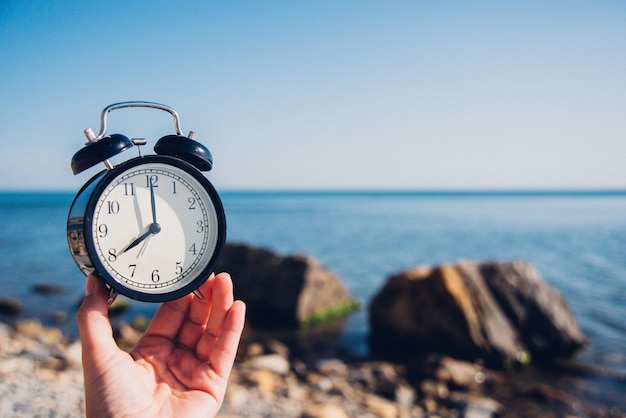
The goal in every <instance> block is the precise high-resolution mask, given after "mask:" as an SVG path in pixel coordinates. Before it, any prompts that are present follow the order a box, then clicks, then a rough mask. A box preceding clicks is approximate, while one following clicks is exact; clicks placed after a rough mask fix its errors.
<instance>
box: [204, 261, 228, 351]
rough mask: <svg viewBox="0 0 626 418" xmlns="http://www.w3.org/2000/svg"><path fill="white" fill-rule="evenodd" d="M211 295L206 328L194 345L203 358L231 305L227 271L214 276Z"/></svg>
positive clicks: (213, 343) (221, 328)
mask: <svg viewBox="0 0 626 418" xmlns="http://www.w3.org/2000/svg"><path fill="white" fill-rule="evenodd" d="M211 296H212V297H211V312H210V315H209V318H208V321H207V325H206V329H205V330H204V333H203V334H202V336H201V337H200V339H199V340H198V342H197V345H196V352H197V355H198V357H199V358H201V359H203V360H208V357H209V354H210V353H211V351H212V349H213V346H214V345H215V344H216V342H217V339H218V338H219V337H220V335H221V333H222V332H223V327H224V321H225V318H226V315H227V313H228V312H229V310H230V309H231V307H232V306H233V282H232V280H231V278H230V275H229V274H228V273H220V274H218V275H217V276H216V277H215V279H214V280H213V292H212V295H211Z"/></svg>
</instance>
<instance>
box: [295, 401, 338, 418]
mask: <svg viewBox="0 0 626 418" xmlns="http://www.w3.org/2000/svg"><path fill="white" fill-rule="evenodd" d="M302 418H348V415H347V414H346V411H344V410H343V408H342V407H340V406H339V405H333V404H328V403H327V404H314V405H310V406H309V407H308V408H306V410H305V411H304V412H303V413H302Z"/></svg>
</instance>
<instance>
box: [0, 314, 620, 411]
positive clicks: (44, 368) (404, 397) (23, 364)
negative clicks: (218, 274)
mask: <svg viewBox="0 0 626 418" xmlns="http://www.w3.org/2000/svg"><path fill="white" fill-rule="evenodd" d="M115 335H116V340H117V341H118V345H120V346H121V347H122V348H124V349H126V350H128V349H129V348H130V347H132V346H133V345H134V343H135V342H136V341H137V339H138V338H140V336H141V331H138V330H136V329H135V328H133V327H131V326H130V325H129V324H126V323H122V324H120V325H119V326H118V327H117V328H116V330H115ZM583 372H584V371H583V370H578V371H577V373H583ZM563 373H564V372H563V371H561V372H560V373H554V372H553V371H550V370H543V369H542V368H538V367H534V368H529V369H520V370H511V371H498V370H490V369H487V368H484V367H483V366H482V365H481V364H480V363H473V362H466V361H460V360H455V359H452V358H449V357H444V356H437V355H432V356H430V357H425V358H423V359H421V360H420V361H416V362H414V363H412V364H394V363H391V362H387V361H379V360H375V359H351V358H347V357H341V356H340V353H334V352H333V353H332V354H331V355H330V356H329V355H324V354H322V355H321V356H317V357H316V356H308V357H306V358H305V357H300V356H297V355H295V354H294V351H293V349H292V348H290V347H289V346H288V345H287V344H285V343H283V342H281V341H279V340H276V339H273V338H268V337H259V336H258V335H254V334H251V333H250V332H245V333H244V337H243V339H242V343H241V345H240V347H239V352H238V355H237V360H236V362H235V365H234V368H233V372H232V374H231V377H230V381H229V385H228V388H227V392H226V398H225V401H224V404H223V406H222V409H221V410H220V413H219V414H218V417H223V418H227V417H228V418H234V417H246V418H256V417H259V418H261V417H278V418H281V417H320V418H322V417H348V416H358V417H365V418H367V417H385V418H387V417H389V418H393V417H397V418H404V417H435V416H438V417H442V418H445V417H459V416H468V417H469V416H471V417H496V416H504V417H506V416H528V417H544V416H564V415H570V416H586V417H599V418H603V417H609V418H613V417H620V418H623V417H626V411H618V410H617V409H615V408H610V407H604V406H602V405H596V404H594V403H593V402H592V401H588V400H584V399H581V398H580V396H579V395H580V394H577V393H575V392H569V391H567V390H566V389H564V388H562V387H559V383H558V382H559V381H562V378H563V376H564V374H563ZM568 373H571V371H570V372H568ZM574 375H575V374H574ZM572 376H573V375H572ZM82 384H83V380H82V365H81V360H80V342H79V341H78V340H76V339H75V338H68V337H67V336H65V335H63V333H62V332H61V331H60V330H59V329H58V328H55V327H44V326H41V324H40V322H39V320H37V319H23V320H20V321H17V322H16V323H15V324H14V325H9V324H7V323H6V322H0V399H1V401H0V415H2V416H15V417H20V416H24V417H26V416H61V417H79V416H84V396H83V386H82Z"/></svg>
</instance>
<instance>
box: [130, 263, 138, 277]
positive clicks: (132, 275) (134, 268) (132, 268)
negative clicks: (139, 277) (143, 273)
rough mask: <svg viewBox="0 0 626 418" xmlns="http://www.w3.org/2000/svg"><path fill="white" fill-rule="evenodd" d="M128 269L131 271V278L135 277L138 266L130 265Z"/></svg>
mask: <svg viewBox="0 0 626 418" xmlns="http://www.w3.org/2000/svg"><path fill="white" fill-rule="evenodd" d="M128 269H129V270H130V277H135V270H137V264H129V265H128Z"/></svg>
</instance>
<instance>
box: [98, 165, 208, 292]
mask: <svg viewBox="0 0 626 418" xmlns="http://www.w3.org/2000/svg"><path fill="white" fill-rule="evenodd" d="M91 227H92V231H91V233H92V236H93V241H94V244H95V250H96V253H97V257H98V258H99V260H100V262H101V263H102V265H103V266H104V268H105V269H106V270H107V271H108V273H109V275H110V276H111V277H112V278H113V279H114V280H115V281H117V282H118V283H119V284H120V285H122V286H124V287H127V288H130V289H135V290H136V291H139V292H142V293H150V294H161V293H165V292H170V291H175V290H178V289H180V288H182V287H184V286H185V285H187V284H189V283H190V282H191V281H193V280H194V279H196V278H197V276H198V274H199V273H200V272H202V271H204V269H206V268H207V266H208V264H209V262H210V261H211V258H212V256H213V253H214V251H215V249H216V246H217V245H218V243H217V239H218V227H219V220H218V214H217V211H216V209H215V207H214V205H213V201H212V199H211V196H210V195H209V193H208V192H207V190H206V189H205V188H204V187H203V186H202V185H201V184H200V182H199V181H198V180H197V179H196V178H194V177H193V176H192V175H190V174H189V173H188V172H186V171H185V170H183V169H181V168H178V167H175V166H173V165H170V164H163V163H158V162H155V163H147V164H141V165H137V166H134V167H131V168H129V169H127V170H126V171H123V172H121V173H120V174H118V175H117V176H116V177H115V178H114V179H112V180H111V181H110V182H109V183H108V185H107V187H106V188H105V189H104V190H103V191H102V193H101V194H100V196H99V197H98V199H97V201H96V205H95V209H94V215H93V221H92V224H91Z"/></svg>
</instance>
